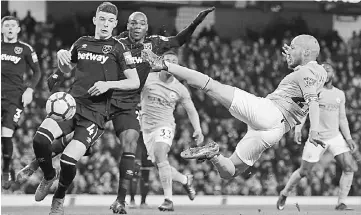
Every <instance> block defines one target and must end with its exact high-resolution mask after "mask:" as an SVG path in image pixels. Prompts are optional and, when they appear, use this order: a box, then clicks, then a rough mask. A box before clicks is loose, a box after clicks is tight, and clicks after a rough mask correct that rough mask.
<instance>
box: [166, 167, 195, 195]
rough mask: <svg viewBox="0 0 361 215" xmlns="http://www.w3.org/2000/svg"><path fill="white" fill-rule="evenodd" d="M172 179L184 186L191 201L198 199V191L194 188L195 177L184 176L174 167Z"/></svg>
mask: <svg viewBox="0 0 361 215" xmlns="http://www.w3.org/2000/svg"><path fill="white" fill-rule="evenodd" d="M171 169H172V179H173V181H177V182H179V183H181V184H182V185H183V188H184V189H185V191H186V192H187V194H188V197H189V199H190V200H192V201H193V200H194V198H195V197H196V191H195V189H194V187H193V175H183V174H182V173H180V172H179V171H178V170H177V169H176V168H174V167H172V166H171Z"/></svg>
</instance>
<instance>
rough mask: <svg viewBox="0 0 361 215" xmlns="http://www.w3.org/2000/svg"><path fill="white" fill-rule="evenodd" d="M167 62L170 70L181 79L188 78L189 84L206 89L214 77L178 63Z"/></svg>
mask: <svg viewBox="0 0 361 215" xmlns="http://www.w3.org/2000/svg"><path fill="white" fill-rule="evenodd" d="M165 64H166V65H167V66H168V72H170V73H172V74H173V75H175V76H177V77H179V78H180V79H183V80H186V81H187V83H188V84H189V85H192V86H193V87H195V88H198V89H204V88H205V87H206V86H207V85H208V84H211V81H212V79H211V78H210V77H209V76H208V75H205V74H202V73H200V72H198V71H195V70H192V69H188V68H186V67H183V66H179V65H177V64H173V63H168V62H165Z"/></svg>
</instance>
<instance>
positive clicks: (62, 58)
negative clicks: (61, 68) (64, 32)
mask: <svg viewBox="0 0 361 215" xmlns="http://www.w3.org/2000/svg"><path fill="white" fill-rule="evenodd" d="M56 56H57V57H58V61H59V62H60V64H61V65H70V61H71V53H70V51H68V50H65V49H61V50H59V51H58V52H57V53H56Z"/></svg>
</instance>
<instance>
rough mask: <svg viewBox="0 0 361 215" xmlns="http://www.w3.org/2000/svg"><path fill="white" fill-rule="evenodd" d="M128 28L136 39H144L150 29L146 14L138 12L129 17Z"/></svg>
mask: <svg viewBox="0 0 361 215" xmlns="http://www.w3.org/2000/svg"><path fill="white" fill-rule="evenodd" d="M127 29H128V31H129V34H130V37H131V38H132V39H134V40H135V41H139V40H141V39H143V38H144V37H145V35H146V33H147V31H148V21H147V17H145V16H144V14H141V13H137V14H134V15H133V16H131V17H130V18H129V21H128V25H127Z"/></svg>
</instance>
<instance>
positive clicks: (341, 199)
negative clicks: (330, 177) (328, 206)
mask: <svg viewBox="0 0 361 215" xmlns="http://www.w3.org/2000/svg"><path fill="white" fill-rule="evenodd" d="M353 174H354V173H353V172H342V175H341V178H340V190H339V191H338V204H341V203H345V200H346V197H347V195H348V193H349V191H350V189H351V184H352V180H353Z"/></svg>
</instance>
